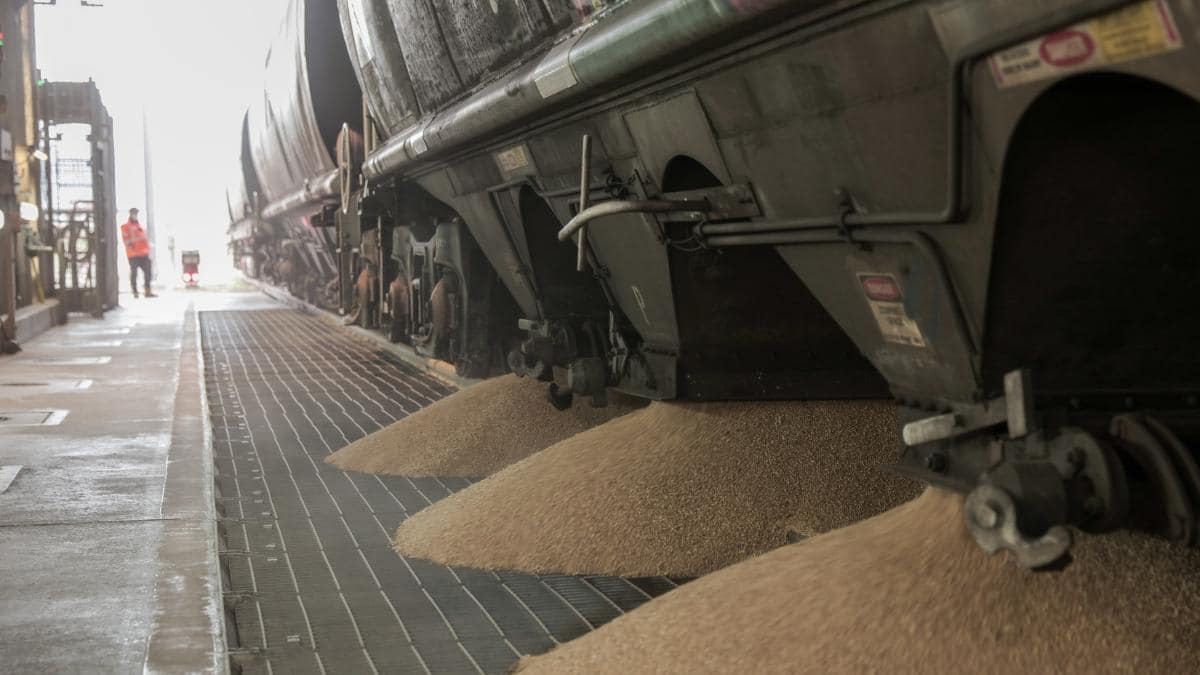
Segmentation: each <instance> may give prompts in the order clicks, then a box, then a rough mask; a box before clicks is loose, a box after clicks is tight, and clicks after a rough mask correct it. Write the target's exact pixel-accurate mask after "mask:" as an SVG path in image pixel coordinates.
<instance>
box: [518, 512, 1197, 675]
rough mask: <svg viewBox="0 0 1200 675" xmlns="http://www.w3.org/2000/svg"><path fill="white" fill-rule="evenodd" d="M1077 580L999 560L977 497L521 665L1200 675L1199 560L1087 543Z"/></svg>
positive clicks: (891, 522) (711, 590) (894, 519)
mask: <svg viewBox="0 0 1200 675" xmlns="http://www.w3.org/2000/svg"><path fill="white" fill-rule="evenodd" d="M1073 553H1074V556H1075V562H1074V563H1073V564H1071V565H1070V566H1069V567H1067V569H1066V570H1065V571H1062V572H1030V571H1028V570H1022V569H1019V568H1017V567H1016V566H1015V565H1014V564H1013V563H1011V562H1009V561H1008V560H1007V556H1005V555H997V556H994V557H987V556H985V555H984V554H983V553H982V552H980V550H979V549H978V548H977V547H976V546H975V544H974V541H973V540H972V539H971V538H970V535H969V534H968V533H967V530H966V526H965V524H964V522H963V517H962V499H961V498H960V497H958V496H957V495H952V494H949V493H945V492H941V491H935V490H930V491H929V492H928V493H926V494H925V495H923V496H922V497H920V498H919V499H917V500H915V501H913V502H910V503H909V504H906V505H904V506H901V507H899V508H897V509H895V510H893V511H890V512H888V513H885V514H883V515H880V516H878V517H876V518H872V519H871V520H868V521H866V522H863V523H860V524H857V525H853V526H851V527H848V528H846V529H843V530H839V531H836V532H831V533H828V534H825V535H821V536H819V537H815V538H813V539H811V540H809V541H805V542H802V543H799V544H796V545H793V546H788V547H785V548H782V549H779V550H777V551H773V552H771V553H768V554H767V555H764V556H761V557H759V558H756V559H754V560H749V561H746V562H745V563H742V564H740V565H736V566H733V567H730V568H728V569H725V570H722V571H720V572H717V573H716V574H713V575H711V576H709V577H705V578H704V579H699V580H697V581H694V582H692V583H690V584H687V585H686V586H684V587H682V588H680V589H678V590H675V591H672V592H670V593H668V594H667V595H665V596H663V597H661V598H659V599H657V600H655V601H653V602H651V603H649V604H647V605H645V606H643V607H641V608H639V609H637V610H636V611H634V612H632V613H631V614H629V615H627V616H625V617H622V618H620V619H618V620H617V621H614V622H613V623H611V624H609V625H607V626H605V627H604V628H601V629H600V630H598V631H596V632H594V633H591V634H589V635H586V636H584V637H582V638H580V639H578V640H576V641H574V642H571V643H568V644H566V645H565V646H563V647H561V648H559V649H557V650H555V651H553V652H551V653H549V654H547V655H545V656H542V657H537V658H533V659H527V660H526V661H524V662H523V663H522V668H521V669H520V672H521V673H522V674H523V675H533V674H536V673H628V672H678V673H695V672H739V673H767V672H820V673H827V672H931V673H938V672H973V673H978V672H1007V673H1021V672H1081V673H1084V672H1087V673H1094V672H1118V671H1119V672H1178V673H1182V672H1198V670H1200V554H1198V553H1197V552H1196V551H1191V550H1187V549H1183V548H1181V547H1177V546H1174V545H1171V544H1168V543H1167V542H1165V541H1161V540H1156V539H1152V538H1150V537H1146V536H1143V535H1136V534H1130V533H1119V534H1113V535H1108V536H1099V537H1096V536H1079V537H1078V539H1077V543H1076V546H1075V548H1074V551H1073Z"/></svg>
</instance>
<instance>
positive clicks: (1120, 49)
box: [988, 0, 1183, 88]
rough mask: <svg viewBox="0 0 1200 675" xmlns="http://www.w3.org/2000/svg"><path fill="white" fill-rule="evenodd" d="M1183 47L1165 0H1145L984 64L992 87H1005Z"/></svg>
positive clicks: (1005, 53)
mask: <svg viewBox="0 0 1200 675" xmlns="http://www.w3.org/2000/svg"><path fill="white" fill-rule="evenodd" d="M1182 46H1183V37H1182V36H1181V34H1180V33H1179V28H1178V27H1177V26H1176V25H1175V17H1174V16H1172V15H1171V8H1170V6H1169V5H1168V4H1167V2H1166V0H1147V1H1146V2H1139V3H1136V4H1133V5H1129V6H1128V7H1123V8H1121V9H1118V10H1116V11H1115V12H1110V13H1108V14H1105V15H1104V16H1101V17H1097V18H1095V19H1090V20H1088V21H1083V22H1080V23H1077V24H1075V25H1073V26H1069V27H1067V28H1064V29H1062V30H1059V31H1056V32H1054V33H1050V34H1048V35H1043V36H1041V37H1038V38H1035V39H1033V40H1030V41H1028V42H1024V43H1022V44H1019V45H1017V46H1015V47H1012V48H1010V49H1005V50H1004V51H1002V52H997V53H995V54H993V55H992V56H991V58H989V59H988V65H989V66H990V67H991V70H992V77H993V78H994V79H995V80H996V86H998V87H1001V88H1005V87H1014V86H1017V85H1020V84H1026V83H1028V82H1035V81H1037V80H1044V79H1046V78H1050V77H1058V76H1061V75H1064V74H1067V73H1072V72H1075V71H1079V70H1088V69H1091V68H1098V67H1100V66H1104V65H1108V64H1113V63H1121V62H1123V61H1132V60H1135V59H1141V58H1145V57H1147V56H1154V55H1155V54H1162V53H1164V52H1169V51H1174V50H1176V49H1179V48H1180V47H1182Z"/></svg>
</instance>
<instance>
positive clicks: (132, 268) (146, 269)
mask: <svg viewBox="0 0 1200 675" xmlns="http://www.w3.org/2000/svg"><path fill="white" fill-rule="evenodd" d="M139 269H140V270H142V278H143V279H145V280H146V282H145V285H144V286H143V287H144V288H145V289H146V293H147V294H149V293H150V256H148V255H139V256H137V257H134V258H130V259H129V287H130V288H131V289H133V294H134V295H137V294H138V290H137V271H138V270H139Z"/></svg>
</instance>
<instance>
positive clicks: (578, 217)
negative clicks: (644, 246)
mask: <svg viewBox="0 0 1200 675" xmlns="http://www.w3.org/2000/svg"><path fill="white" fill-rule="evenodd" d="M709 208H710V206H709V204H708V201H707V200H703V199H697V200H695V201H673V200H669V199H614V200H612V201H607V202H601V203H599V204H597V205H595V206H589V207H588V208H587V209H586V210H584V211H580V212H579V213H577V214H575V217H574V218H572V219H571V220H569V221H567V224H566V225H564V226H563V228H562V229H561V230H559V231H558V240H559V241H567V240H569V239H570V238H571V236H572V235H573V234H575V232H577V231H578V230H579V229H580V228H581V227H583V226H585V225H587V224H588V223H590V222H591V221H593V220H597V219H599V218H606V217H608V216H616V215H619V214H622V213H671V212H685V213H705V212H707V211H708V210H709Z"/></svg>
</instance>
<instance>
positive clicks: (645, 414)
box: [396, 401, 919, 576]
mask: <svg viewBox="0 0 1200 675" xmlns="http://www.w3.org/2000/svg"><path fill="white" fill-rule="evenodd" d="M897 443H898V441H897V429H896V416H895V408H894V406H893V405H892V404H891V403H890V402H881V401H839V402H804V403H800V402H757V403H719V404H717V403H653V404H651V405H650V406H649V407H648V408H646V409H644V410H640V411H637V412H635V413H632V414H629V415H626V416H624V417H621V418H619V419H616V420H613V421H611V422H608V423H606V424H604V425H602V426H599V427H596V428H595V429H592V430H590V431H587V432H584V433H582V434H579V435H578V436H574V437H572V438H570V439H568V440H566V441H563V442H561V443H558V444H557V445H554V446H552V447H549V448H547V449H545V450H543V451H542V452H539V453H538V454H536V455H534V456H532V457H530V458H528V459H526V460H524V461H522V462H519V463H517V464H514V465H512V466H510V467H508V468H507V469H505V470H504V471H501V472H499V473H497V474H495V475H493V476H491V477H490V478H488V479H487V480H484V481H481V482H479V483H476V484H475V485H472V486H471V487H469V488H467V489H466V490H463V491H462V492H459V493H457V494H455V495H453V496H451V497H447V498H446V499H443V500H442V501H440V502H438V503H436V504H434V505H433V506H431V507H429V508H427V509H425V510H424V511H422V512H420V513H419V514H417V515H416V516H414V517H413V518H411V519H410V520H408V521H407V522H405V523H404V524H403V525H402V526H401V527H400V529H399V530H398V531H397V533H396V549H397V550H398V551H400V552H402V553H403V554H404V555H407V556H415V557H420V558H427V559H430V560H435V561H437V562H440V563H443V564H448V565H461V566H465V567H475V568H483V569H507V570H521V571H527V572H533V573H550V572H555V573H566V574H616V575H625V576H649V575H677V576H698V575H701V574H706V573H708V572H711V571H713V570H715V569H718V568H721V567H724V566H726V565H729V564H732V563H734V562H738V561H740V560H743V559H745V558H748V557H750V556H753V555H756V554H758V553H762V552H764V551H767V550H770V549H773V548H776V547H778V546H780V545H782V544H784V543H786V537H787V531H788V529H789V528H795V529H797V530H798V531H800V532H801V533H803V534H806V535H809V534H813V533H816V532H822V531H826V530H830V529H834V528H838V527H844V526H846V525H849V524H850V523H852V522H855V521H857V520H861V519H862V518H866V517H869V516H872V515H874V514H876V513H879V512H881V511H883V510H886V509H888V508H891V507H893V506H896V505H897V504H900V503H902V502H904V501H906V500H908V499H911V498H913V497H914V496H916V494H917V493H918V492H919V489H918V487H917V485H916V483H913V482H912V481H908V480H905V479H901V478H898V477H895V476H891V475H888V474H885V473H883V472H881V471H880V470H879V466H880V465H881V464H883V463H886V462H888V461H891V460H892V459H894V457H895V451H896V448H897Z"/></svg>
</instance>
